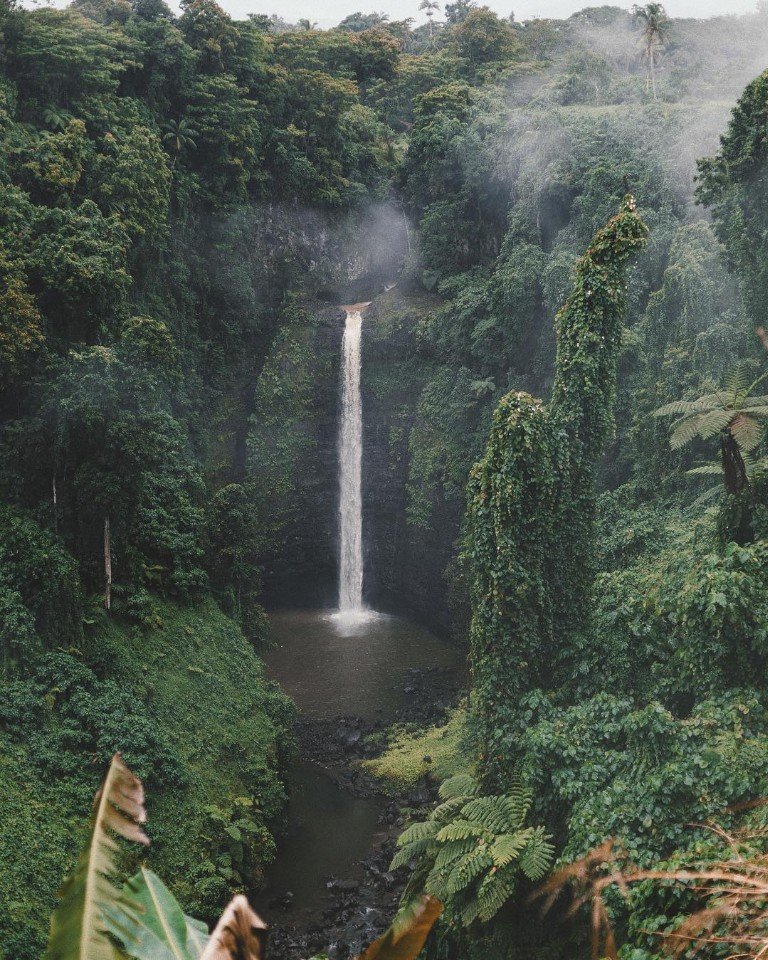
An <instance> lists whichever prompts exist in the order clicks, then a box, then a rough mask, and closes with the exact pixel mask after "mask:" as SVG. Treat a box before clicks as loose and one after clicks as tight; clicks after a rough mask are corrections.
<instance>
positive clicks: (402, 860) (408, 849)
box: [389, 837, 433, 870]
mask: <svg viewBox="0 0 768 960" xmlns="http://www.w3.org/2000/svg"><path fill="white" fill-rule="evenodd" d="M432 843H433V840H432V837H425V838H424V839H423V840H414V841H412V842H411V843H406V844H405V846H403V847H401V848H400V849H399V850H398V851H397V853H396V854H395V855H394V857H393V858H392V863H390V865H389V869H390V870H397V869H398V868H400V867H404V866H406V864H408V863H410V862H411V860H418V858H419V857H420V856H421V855H422V854H423V853H425V852H426V851H427V850H428V849H429V847H430V845H431V844H432Z"/></svg>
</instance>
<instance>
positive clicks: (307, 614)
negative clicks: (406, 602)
mask: <svg viewBox="0 0 768 960" xmlns="http://www.w3.org/2000/svg"><path fill="white" fill-rule="evenodd" d="M270 620H271V623H272V634H273V637H274V639H275V641H276V642H277V644H278V646H277V647H276V649H274V650H270V651H268V653H267V654H266V656H265V658H264V659H265V660H266V664H267V671H268V673H269V674H270V676H272V677H273V678H274V679H275V680H277V681H278V682H279V683H280V684H281V686H282V687H283V689H284V690H285V691H286V692H287V693H289V694H290V695H291V696H292V697H293V699H294V700H295V701H296V703H297V704H298V706H299V709H300V710H301V712H302V713H303V714H304V715H305V716H310V717H336V716H341V715H342V714H354V715H356V716H360V717H364V718H365V719H366V720H375V719H379V718H381V719H385V720H386V719H390V718H392V717H394V715H395V713H396V712H397V708H398V707H400V706H401V705H402V704H403V703H404V702H405V700H406V699H407V697H408V694H407V693H405V691H404V688H405V687H406V686H407V677H408V671H409V670H411V669H424V668H426V667H448V668H450V669H455V670H458V667H459V661H460V656H459V653H458V651H457V650H456V649H455V648H454V647H451V646H449V645H448V644H446V643H443V642H442V641H441V640H438V639H437V638H436V637H435V636H433V635H432V634H431V633H429V632H428V631H426V630H425V629H423V628H422V627H420V626H417V625H416V624H413V623H410V622H409V621H407V620H402V619H400V618H399V617H391V616H388V615H385V614H371V615H370V616H369V618H368V619H365V620H357V621H355V620H354V619H352V620H345V619H343V618H339V617H338V616H337V615H335V614H332V613H329V612H328V611H306V610H299V611H289V612H281V613H274V614H272V615H271V617H270Z"/></svg>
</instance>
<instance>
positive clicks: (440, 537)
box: [362, 290, 471, 631]
mask: <svg viewBox="0 0 768 960" xmlns="http://www.w3.org/2000/svg"><path fill="white" fill-rule="evenodd" d="M434 307H435V301H434V299H433V298H431V297H430V296H428V295H425V294H422V295H416V296H408V295H404V294H400V293H399V292H398V291H397V290H393V291H392V292H391V293H389V294H388V295H387V296H385V297H383V298H380V299H378V300H375V301H374V303H373V304H372V306H371V308H370V310H369V312H368V314H367V315H366V319H365V323H364V326H363V377H362V382H363V411H364V413H363V417H364V421H363V422H364V458H363V504H364V507H363V532H364V537H365V542H366V577H365V584H366V587H365V592H366V598H367V599H368V601H369V602H370V603H371V604H372V605H373V606H375V607H377V608H380V609H383V610H388V611H392V612H395V613H407V614H409V615H410V616H413V617H415V618H416V619H419V620H421V621H423V622H424V623H426V624H428V625H429V626H430V627H432V628H433V629H437V630H440V631H447V630H448V629H449V627H450V625H451V612H452V606H453V593H454V591H453V587H452V584H451V583H450V581H449V580H448V579H447V578H446V570H447V568H448V567H449V564H450V563H451V560H452V558H453V556H454V554H455V548H456V540H457V537H458V534H459V528H460V523H461V517H462V514H463V497H462V496H459V497H456V498H455V499H453V500H451V501H446V499H445V497H444V495H443V492H442V490H441V489H439V488H438V489H437V490H434V491H429V490H425V489H422V488H421V486H420V485H419V483H418V482H417V481H415V480H414V477H413V470H412V460H413V452H414V438H413V436H412V431H413V428H414V425H415V424H417V423H418V421H419V417H420V413H419V405H420V399H421V396H422V392H423V390H424V388H425V385H426V384H427V383H428V382H429V381H430V379H431V377H432V375H433V372H434V364H433V362H432V361H431V359H430V358H429V357H428V356H426V355H425V354H424V353H423V351H421V350H420V349H419V343H418V336H417V330H418V325H419V323H420V322H421V321H422V320H423V318H424V316H425V314H426V313H428V312H429V311H430V310H433V309H434ZM469 442H470V443H471V438H469ZM417 500H426V501H428V502H427V503H426V504H425V503H422V506H426V509H425V510H423V511H422V510H414V502H415V501H417ZM417 514H424V515H426V516H427V520H426V522H424V520H423V519H422V520H421V521H420V522H416V518H415V515H417Z"/></svg>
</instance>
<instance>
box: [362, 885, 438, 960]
mask: <svg viewBox="0 0 768 960" xmlns="http://www.w3.org/2000/svg"><path fill="white" fill-rule="evenodd" d="M442 912H443V905H442V903H440V901H439V900H435V898H434V897H429V896H425V897H421V898H420V899H419V900H417V901H416V902H415V903H414V904H413V905H412V906H410V907H408V909H407V910H405V911H404V912H403V914H402V915H401V916H400V917H398V919H397V920H395V922H394V923H393V924H392V926H391V927H390V928H389V930H387V932H386V933H385V934H384V935H383V936H381V937H379V939H378V940H376V941H374V942H373V943H372V944H371V945H370V946H369V947H368V948H367V949H366V950H364V951H363V953H362V954H361V955H360V956H359V957H358V958H357V960H415V958H416V957H417V956H418V955H419V953H421V949H422V947H423V946H424V944H425V942H426V939H427V937H428V936H429V932H430V930H431V929H432V927H433V926H434V925H435V923H436V922H437V918H438V917H439V916H440V914H441V913H442Z"/></svg>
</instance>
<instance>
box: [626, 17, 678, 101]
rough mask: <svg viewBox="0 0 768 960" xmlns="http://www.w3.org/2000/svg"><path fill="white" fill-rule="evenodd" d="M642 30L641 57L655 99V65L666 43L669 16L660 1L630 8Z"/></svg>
mask: <svg viewBox="0 0 768 960" xmlns="http://www.w3.org/2000/svg"><path fill="white" fill-rule="evenodd" d="M632 12H633V13H634V15H635V18H636V20H637V21H638V23H639V24H640V28H641V32H642V41H641V42H642V47H643V59H644V60H645V61H646V62H647V64H648V80H649V82H650V86H651V89H652V91H653V99H654V100H655V99H656V65H657V62H658V59H659V57H660V56H661V51H662V50H663V49H664V47H665V46H666V44H667V35H668V30H669V17H668V16H667V14H666V11H665V10H664V7H663V5H662V4H660V3H647V4H646V5H645V6H644V7H641V6H638V5H635V6H634V7H633V8H632Z"/></svg>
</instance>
